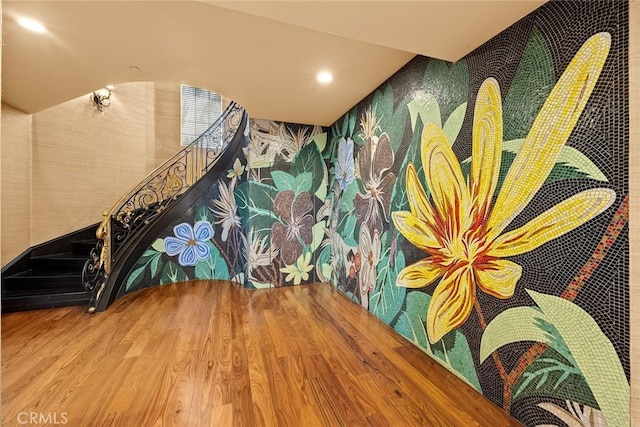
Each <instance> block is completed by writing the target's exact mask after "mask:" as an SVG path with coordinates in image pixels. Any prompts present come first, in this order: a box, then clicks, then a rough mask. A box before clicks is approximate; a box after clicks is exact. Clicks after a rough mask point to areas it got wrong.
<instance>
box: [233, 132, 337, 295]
mask: <svg viewBox="0 0 640 427" xmlns="http://www.w3.org/2000/svg"><path fill="white" fill-rule="evenodd" d="M250 129H251V132H250V142H249V147H248V150H247V158H248V159H249V161H248V165H247V170H248V180H247V182H246V183H244V184H242V185H241V186H239V187H238V189H237V191H236V199H237V201H238V209H239V212H240V215H241V217H242V218H243V220H244V222H245V224H247V228H248V235H247V236H248V241H249V242H250V245H249V247H250V251H251V252H250V254H251V255H250V256H249V258H248V260H247V266H246V270H247V271H248V277H247V285H248V287H250V288H265V287H274V286H291V285H300V284H307V283H314V282H318V281H324V282H326V281H328V280H329V276H330V265H329V256H330V252H331V249H330V247H329V239H328V229H327V224H326V219H327V218H328V214H329V210H328V202H326V200H327V192H328V184H327V183H328V179H329V170H328V169H327V159H325V156H326V154H325V153H324V152H325V151H326V150H325V147H326V145H327V133H326V132H325V130H324V129H322V128H321V127H318V126H316V127H314V126H307V125H299V124H292V123H280V122H273V121H267V120H251V122H250Z"/></svg>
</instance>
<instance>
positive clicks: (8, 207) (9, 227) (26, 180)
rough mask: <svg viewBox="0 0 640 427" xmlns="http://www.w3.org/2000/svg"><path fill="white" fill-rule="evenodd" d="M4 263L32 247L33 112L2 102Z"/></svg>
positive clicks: (0, 187)
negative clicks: (31, 113)
mask: <svg viewBox="0 0 640 427" xmlns="http://www.w3.org/2000/svg"><path fill="white" fill-rule="evenodd" d="M1 141H2V156H1V157H2V180H1V181H0V192H1V193H2V197H1V199H2V214H1V215H2V223H1V224H2V225H1V237H2V265H5V264H6V263H7V262H9V261H11V260H12V259H13V258H14V257H15V256H16V255H18V254H20V253H21V252H22V251H24V250H25V249H27V248H28V247H29V246H30V238H29V234H30V233H29V230H30V227H31V115H29V114H26V113H23V112H22V111H19V110H16V109H15V108H13V107H11V106H9V105H5V104H2V140H1Z"/></svg>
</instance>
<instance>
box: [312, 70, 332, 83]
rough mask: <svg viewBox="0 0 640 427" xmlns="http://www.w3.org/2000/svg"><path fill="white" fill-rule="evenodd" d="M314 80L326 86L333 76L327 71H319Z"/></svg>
mask: <svg viewBox="0 0 640 427" xmlns="http://www.w3.org/2000/svg"><path fill="white" fill-rule="evenodd" d="M316 79H318V81H319V82H320V83H323V84H327V83H331V81H332V80H333V75H332V74H331V73H330V72H328V71H320V72H319V73H318V75H317V76H316Z"/></svg>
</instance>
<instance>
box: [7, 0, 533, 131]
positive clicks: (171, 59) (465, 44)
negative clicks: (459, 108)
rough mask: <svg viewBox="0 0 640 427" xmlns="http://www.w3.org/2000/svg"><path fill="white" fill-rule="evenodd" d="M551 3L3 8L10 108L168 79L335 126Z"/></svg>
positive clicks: (265, 111) (256, 111)
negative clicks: (409, 67) (419, 71)
mask: <svg viewBox="0 0 640 427" xmlns="http://www.w3.org/2000/svg"><path fill="white" fill-rule="evenodd" d="M544 1H545V0H523V1H508V0H502V1H487V0H472V1H458V0H449V1H444V0H443V1H203V2H197V1H123V2H121V1H66V2H63V1H3V2H2V8H3V21H2V27H3V28H2V30H3V40H2V43H3V46H2V101H3V102H6V103H8V104H10V105H12V106H14V107H16V108H19V109H21V110H23V111H25V112H28V113H34V112H37V111H41V110H43V109H46V108H49V107H52V106H54V105H57V104H59V103H62V102H65V101H67V100H70V99H73V98H75V97H78V96H81V95H85V94H87V93H90V92H91V91H94V90H96V89H99V88H101V87H104V86H105V85H106V84H109V83H113V84H116V85H117V84H119V83H123V82H131V81H168V82H176V83H184V84H189V85H192V86H197V87H202V88H206V89H209V90H212V91H215V92H218V93H220V94H222V95H224V96H225V97H228V98H231V99H234V100H236V101H238V102H239V103H241V104H242V105H243V106H245V107H246V108H247V110H248V111H249V113H250V114H251V115H252V116H253V117H259V118H265V119H271V120H281V121H289V122H297V123H309V124H320V125H330V124H331V123H333V122H334V121H335V120H336V119H337V118H338V117H339V116H340V115H342V114H343V113H345V112H346V111H347V110H348V109H349V108H351V107H352V106H353V105H355V104H356V103H357V102H358V101H360V100H361V99H362V98H363V97H365V96H366V95H367V94H368V93H370V92H371V91H372V90H373V89H375V88H376V87H377V86H378V85H379V84H380V83H382V82H383V81H384V80H386V79H387V78H388V77H389V76H391V75H392V74H393V73H394V72H396V71H397V70H398V69H400V68H401V67H402V66H403V65H404V64H406V63H407V62H408V61H409V60H411V59H412V58H413V57H414V56H415V55H416V54H421V55H425V56H431V57H435V58H439V59H444V60H448V61H456V60H457V59H460V58H461V57H463V56H464V55H466V54H467V53H469V52H470V51H472V50H473V49H474V48H476V47H478V46H479V45H481V44H482V43H484V42H485V41H487V40H488V39H490V38H491V37H493V36H494V35H496V34H498V33H499V32H500V31H502V30H503V29H505V28H506V27H508V26H509V25H511V24H512V23H514V22H515V21H517V20H518V19H520V18H522V17H523V16H525V15H527V14H528V13H530V12H531V11H533V10H535V9H536V8H537V7H539V6H540V5H541V4H543V3H544ZM20 17H30V18H34V19H37V20H39V21H40V22H42V24H44V26H45V27H46V28H47V31H46V32H45V33H43V34H37V33H32V32H29V31H27V30H25V29H24V28H22V27H20V26H19V25H18V24H17V22H16V20H17V19H18V18H20ZM320 70H329V71H331V72H332V73H333V76H334V80H333V82H331V83H330V84H326V85H322V84H319V83H318V82H317V81H316V74H317V72H318V71H320ZM116 94H117V88H116Z"/></svg>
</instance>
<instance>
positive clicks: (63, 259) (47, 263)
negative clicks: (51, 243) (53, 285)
mask: <svg viewBox="0 0 640 427" xmlns="http://www.w3.org/2000/svg"><path fill="white" fill-rule="evenodd" d="M88 259H89V256H88V255H85V256H74V255H73V254H70V253H69V254H58V255H44V256H38V257H31V268H32V269H35V270H43V271H50V272H52V274H53V273H54V272H56V271H75V272H79V271H82V267H84V263H85V262H86V261H87V260H88Z"/></svg>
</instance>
